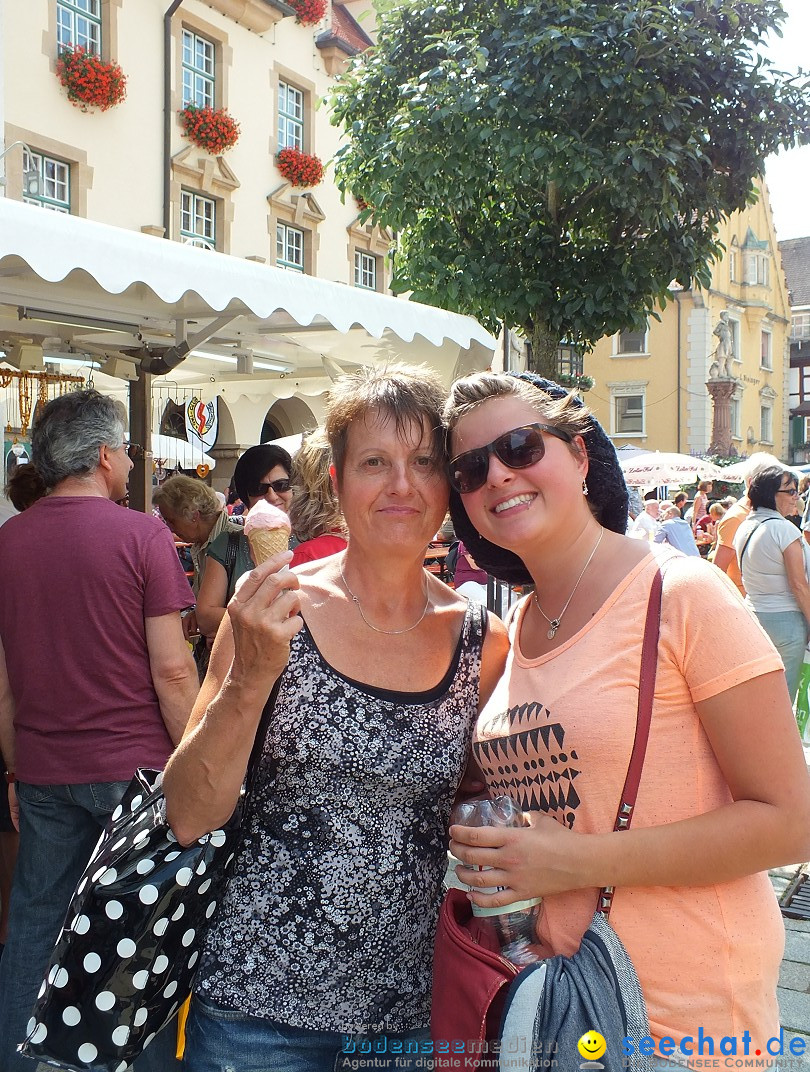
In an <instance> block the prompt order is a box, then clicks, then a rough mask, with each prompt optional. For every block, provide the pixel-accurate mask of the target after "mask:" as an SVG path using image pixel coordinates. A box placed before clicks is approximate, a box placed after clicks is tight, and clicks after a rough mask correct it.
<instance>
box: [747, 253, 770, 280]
mask: <svg viewBox="0 0 810 1072" xmlns="http://www.w3.org/2000/svg"><path fill="white" fill-rule="evenodd" d="M769 280H770V264H769V262H768V255H767V254H766V253H746V254H745V282H746V283H747V284H748V285H749V286H756V285H758V286H761V287H767V286H768V282H769Z"/></svg>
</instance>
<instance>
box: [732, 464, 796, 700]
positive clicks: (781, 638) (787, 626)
mask: <svg viewBox="0 0 810 1072" xmlns="http://www.w3.org/2000/svg"><path fill="white" fill-rule="evenodd" d="M797 495H798V487H797V484H796V477H795V476H794V475H793V473H792V472H790V470H788V469H784V468H783V467H782V466H780V465H772V466H769V467H768V468H767V469H762V470H761V471H760V472H759V473H757V475H756V476H755V477H754V478H753V480H752V481H751V484H750V486H749V488H748V498H749V499H750V500H751V505H752V507H753V509H752V511H751V513H750V514H749V516H748V517H747V518H746V520H745V521H744V522H743V523H742V524H741V525H740V527H739V529H738V530H737V534H736V536H735V537H734V549H735V550H736V552H737V559H738V561H739V563H740V572H741V574H742V577H743V584H744V585H745V590H746V593H747V595H746V597H745V602H746V603H747V604H748V606H749V607H750V608H751V610H752V611H753V612H754V614H755V615H756V616H757V619H758V621H759V623H760V625H761V626H762V628H763V629H764V630H765V632H766V633H767V634H768V636H769V637H770V638H771V640H772V641H773V643H774V646H775V647H776V649H777V651H778V652H779V654H780V656H781V657H782V662H783V663H784V664H785V673H786V674H787V682H788V691H789V692H790V695H791V698H795V696H796V689H797V688H798V685H799V674H800V672H801V666H802V659H803V657H804V649H805V648H806V646H807V637H808V622H810V584H808V582H807V573H806V569H805V557H804V550H803V543H802V534H801V532H800V531H799V530H798V529H797V528H796V526H795V525H793V524H792V523H791V522H790V521H788V520H787V515H788V514H790V513H793V512H794V511H795V508H796V496H797Z"/></svg>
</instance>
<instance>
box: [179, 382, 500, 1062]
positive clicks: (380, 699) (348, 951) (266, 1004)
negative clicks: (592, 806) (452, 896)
mask: <svg viewBox="0 0 810 1072" xmlns="http://www.w3.org/2000/svg"><path fill="white" fill-rule="evenodd" d="M443 395H444V391H443V389H442V386H441V384H440V383H439V382H438V381H437V380H436V379H435V378H434V377H433V375H432V374H431V373H430V372H428V370H426V369H410V368H406V367H393V368H391V369H389V370H387V371H380V370H363V371H362V372H360V373H358V374H357V375H355V376H350V377H343V378H342V379H341V380H339V381H337V383H335V385H334V387H333V389H332V391H331V392H330V401H329V407H328V411H327V416H326V432H327V435H328V437H329V442H330V445H331V449H332V466H333V468H332V472H333V480H334V484H335V488H336V491H337V495H338V498H339V501H340V507H341V510H342V513H343V516H344V518H345V521H346V526H347V529H348V531H349V534H350V535H349V543H348V546H347V548H346V550H345V551H343V552H341V553H339V554H336V555H332V556H331V557H329V558H324V559H321V560H319V561H317V562H312V563H309V564H307V565H305V566H302V567H300V568H299V569H297V570H296V571H295V572H290V571H288V570H284V569H283V567H284V566H285V565H286V564H287V563H288V562H289V561H290V558H291V554H290V552H283V553H281V554H276V555H275V556H273V557H272V558H271V559H269V560H268V561H267V562H265V563H263V564H262V565H261V566H258V567H256V568H255V569H254V570H252V571H251V573H250V574H249V575H248V576H247V577H246V578H245V579H244V580H243V581H242V583H241V584H240V586H239V588H238V590H237V592H236V595H235V596H234V598H233V599H232V600H231V602H230V603H229V605H228V612H227V615H226V617H225V619H224V621H223V624H222V627H221V629H220V630H219V633H218V635H217V640H216V643H215V645H214V651H213V654H212V658H211V666H210V670H209V674H208V677H207V679H206V681H205V683H204V685H203V688H202V691H201V694H200V698H199V700H198V702H197V705H196V707H195V710H194V713H193V715H192V718H191V720H190V722H189V726H188V729H187V731H186V735H185V738H184V740H183V742H182V743H181V745H180V746H179V748H178V750H177V752H176V753H175V755H174V757H173V758H172V760H171V761H170V763H169V765H168V767H167V769H166V773H165V778H164V788H165V792H166V797H167V801H168V816H169V820H170V822H171V823H172V826H173V829H174V831H175V834H176V835H177V837H178V839H179V840H180V841H181V842H184V843H185V842H189V841H191V840H192V839H194V838H196V837H198V836H199V835H200V834H202V833H204V832H206V831H208V830H210V829H213V828H214V827H216V826H217V825H218V824H220V823H222V822H223V821H224V820H225V819H227V817H228V816H229V815H230V813H231V811H232V810H233V808H234V805H235V803H236V801H237V798H238V795H239V789H240V786H241V783H242V779H243V776H244V772H245V767H246V764H247V759H248V755H249V753H250V749H251V745H252V743H253V737H254V734H255V732H256V727H257V725H258V722H259V718H260V715H261V712H262V709H263V707H264V704H265V702H266V700H267V697H268V695H269V693H270V691H271V688H272V686H273V684H274V682H275V681H276V679H277V678H279V677H280V687H279V691H278V696H277V699H276V703H275V707H274V709H273V714H272V717H271V720H270V729H269V731H268V733H267V737H266V739H265V743H264V751H263V759H262V761H261V765H260V769H259V774H258V777H257V782H256V788H255V791H254V793H253V795H252V797H251V801H252V803H251V807H250V809H249V815H248V817H247V819H246V822H245V824H244V825H243V832H244V841H243V844H242V846H241V848H240V850H239V851H238V854H237V858H236V860H235V861H234V866H233V870H232V872H231V878H230V881H229V885H228V889H227V892H226V894H225V897H224V899H223V901H222V903H221V905H220V908H219V910H218V912H217V914H216V916H215V917H214V919H213V921H212V922H213V926H212V929H211V931H210V933H209V935H208V939H207V944H206V949H205V952H204V954H203V957H202V959H201V962H200V972H199V975H198V977H197V982H196V985H195V994H194V997H193V1000H192V1007H191V1013H190V1017H189V1023H188V1027H187V1048H186V1056H185V1058H184V1062H185V1064H184V1067H185V1068H186V1069H188V1070H189V1072H215V1070H216V1072H223V1070H224V1069H225V1068H227V1069H229V1070H233V1072H246V1070H248V1069H251V1070H253V1069H258V1068H267V1069H270V1068H273V1069H275V1068H278V1069H285V1070H295V1072H326V1070H327V1069H328V1070H329V1072H332V1070H333V1069H340V1068H341V1067H342V1065H343V1064H344V1063H346V1064H348V1063H349V1062H351V1060H352V1058H351V1053H352V1052H356V1051H357V1049H360V1048H361V1047H362V1046H365V1045H371V1046H373V1047H374V1051H373V1052H374V1053H375V1068H389V1067H390V1068H391V1069H392V1070H393V1069H396V1070H397V1072H410V1070H411V1069H415V1068H417V1067H421V1065H420V1062H421V1061H422V1060H423V1059H424V1054H425V1052H427V1047H428V1046H429V1031H428V1025H429V1017H430V991H431V966H432V950H433V939H434V932H435V926H436V919H437V914H438V908H439V902H440V900H441V894H442V878H443V874H444V871H445V866H446V849H447V836H448V835H447V826H448V820H449V814H450V807H451V804H452V802H453V799H454V797H455V795H456V793H457V791H458V788H459V786H460V784H461V781H462V776H463V773H464V769H465V764H466V761H467V754H468V749H469V746H470V741H471V734H472V727H473V724H474V722H475V718H476V713H477V711H478V709H479V708H480V707H481V705H482V704H483V702H484V701H485V700H486V698H487V696H488V695H489V694H490V692H491V691H492V689H493V688H494V686H495V682H496V681H497V679H498V677H499V676H500V673H501V670H502V668H503V665H504V661H505V657H506V640H505V631H504V628H503V626H502V625H501V623H500V622H499V621H497V619H493V618H491V617H489V616H488V615H487V612H486V611H485V610H484V609H483V608H482V607H481V606H480V605H478V604H474V603H468V602H467V601H466V600H464V599H462V598H461V597H459V596H457V595H456V594H455V593H454V592H452V591H451V590H450V589H449V588H447V587H446V586H445V585H443V584H442V583H441V582H440V581H439V580H438V578H436V577H434V576H432V575H431V574H429V573H427V572H426V571H425V569H424V566H423V563H424V556H425V550H426V548H427V544H428V542H429V541H430V539H431V537H432V536H433V534H434V533H435V532H436V530H437V528H438V527H439V525H440V524H441V521H442V518H443V517H444V515H445V512H446V508H447V501H448V485H447V479H446V475H445V462H446V459H445V456H444V438H443V435H442V432H441V429H440V420H439V417H440V412H441V407H442V402H443ZM361 1039H362V1040H363V1042H362V1043H361V1042H360V1040H361ZM383 1042H384V1045H383ZM423 1044H424V1045H423ZM361 1052H362V1050H361ZM342 1055H345V1056H342Z"/></svg>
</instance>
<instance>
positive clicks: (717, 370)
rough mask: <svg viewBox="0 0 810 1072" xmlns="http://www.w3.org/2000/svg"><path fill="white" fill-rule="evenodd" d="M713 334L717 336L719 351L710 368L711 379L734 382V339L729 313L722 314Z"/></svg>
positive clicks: (715, 352)
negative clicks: (732, 367) (732, 368)
mask: <svg viewBox="0 0 810 1072" xmlns="http://www.w3.org/2000/svg"><path fill="white" fill-rule="evenodd" d="M712 334H714V335H716V336H717V349H716V350H715V351H714V361H713V362H712V363H711V365H710V367H709V379H710V380H733V379H734V373H733V372H732V371H731V362H732V359H733V357H734V337H733V334H732V327H731V323H730V322H729V316H728V312H727V311H726V310H725V309H724V310H723V312H722V313H721V314H720V319H719V320H718V322H717V324H716V326H715V329H714V331H713V333H712Z"/></svg>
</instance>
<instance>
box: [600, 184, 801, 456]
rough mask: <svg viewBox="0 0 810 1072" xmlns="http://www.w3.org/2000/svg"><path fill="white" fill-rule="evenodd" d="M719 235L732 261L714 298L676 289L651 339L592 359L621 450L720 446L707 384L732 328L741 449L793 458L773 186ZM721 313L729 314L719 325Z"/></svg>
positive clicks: (735, 431) (614, 345) (735, 425)
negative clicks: (771, 196) (771, 198)
mask: <svg viewBox="0 0 810 1072" xmlns="http://www.w3.org/2000/svg"><path fill="white" fill-rule="evenodd" d="M759 194H760V196H759V200H758V201H757V203H756V204H754V205H751V206H749V207H747V208H746V209H744V210H743V211H742V212H737V213H734V214H733V215H732V216H730V217H729V218H728V219H727V220H725V221H724V223H723V224H722V225H721V228H720V239H721V241H722V243H723V245H724V246H725V249H726V253H725V255H724V257H723V258H722V260H720V261H719V262H717V263H715V265H714V267H713V271H712V284H711V287H709V288H708V289H705V290H704V289H701V288H695V289H692V290H676V291H675V292H674V296H673V301H671V302H670V303H669V304H668V305H667V306H666V307H665V308H664V309H662V310H660V311H659V315H660V317H661V319H660V321H657V320H655V319H654V318H650V320H649V323H648V325H647V330H646V331H644V332H630V331H626V332H620V333H619V334H617V335H614V336H611V337H609V338H603V339H600V341H599V342H598V343H597V345H596V346H595V347H594V348H593V350H592V351H591V352H589V353H587V354H586V355H585V359H584V371H585V374H586V375H588V376H590V377H592V378H593V380H594V385H593V388H592V389H591V390H590V391H589V392H588V394H587V396H586V401H587V402H588V404H589V405H590V406H591V407H592V408H593V410H594V412H595V413H596V416H597V417H598V418H599V420H600V421H601V422H602V424H603V425H604V427H605V428H606V429H607V431H608V432H609V434H610V436H611V438H612V439H613V441H614V443H615V444H616V446H617V447H621V446H624V445H626V444H631V445H633V446H637V447H642V448H644V449H646V450H660V451H677V452H679V453H684V454H703V453H706V452H707V451H708V449H709V447H710V445H711V439H712V403H711V398H710V396H709V392H708V390H707V389H706V383H707V381H708V380H709V379H710V378H711V377H712V375H716V374H717V372H718V369H717V368H716V367H715V368H713V365H714V363H715V362H716V361H717V359H718V357H721V356H722V352H721V353H720V354H718V346H719V345H720V342H721V335H722V334H723V332H724V330H726V329H724V328H723V327H722V326H721V324H722V323H725V324H727V325H728V328H727V332H728V343H729V345H730V348H731V360H730V362H729V368H728V373H729V374H730V375H731V376H733V377H734V379H735V380H736V387H735V390H734V395H733V396H732V400H731V431H732V444H733V448H734V449H735V450H736V452H737V453H738V454H739V455H743V456H744V455H747V454H751V453H753V452H754V451H759V450H763V451H768V452H770V453H772V454H775V455H777V456H779V457H780V458H785V459H787V457H788V406H787V400H788V370H789V335H790V304H789V300H788V292H787V286H786V282H785V276H784V272H783V270H782V265H781V260H780V257H779V251H778V247H777V236H776V233H775V230H774V226H773V218H772V215H771V210H770V205H769V201H768V191H767V187H766V186H765V185H764V183H763V184H761V185H760V186H759ZM721 313H722V314H725V315H724V316H722V317H721Z"/></svg>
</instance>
